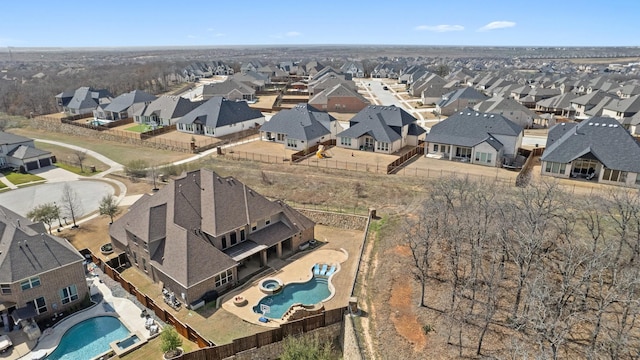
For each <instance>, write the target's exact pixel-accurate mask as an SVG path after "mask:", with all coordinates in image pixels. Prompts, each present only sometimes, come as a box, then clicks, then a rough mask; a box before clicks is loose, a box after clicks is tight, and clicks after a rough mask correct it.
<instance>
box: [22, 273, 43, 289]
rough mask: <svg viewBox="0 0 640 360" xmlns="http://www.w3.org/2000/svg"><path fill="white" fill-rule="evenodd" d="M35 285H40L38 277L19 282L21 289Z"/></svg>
mask: <svg viewBox="0 0 640 360" xmlns="http://www.w3.org/2000/svg"><path fill="white" fill-rule="evenodd" d="M36 286H40V277H38V276H36V277H32V278H31V279H27V280H25V281H23V282H21V283H20V287H21V288H22V290H28V289H31V288H34V287H36Z"/></svg>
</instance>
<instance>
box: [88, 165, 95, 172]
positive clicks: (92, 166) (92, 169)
mask: <svg viewBox="0 0 640 360" xmlns="http://www.w3.org/2000/svg"><path fill="white" fill-rule="evenodd" d="M89 170H91V172H92V173H94V172H96V166H95V165H91V166H89Z"/></svg>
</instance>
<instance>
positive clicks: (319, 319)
mask: <svg viewBox="0 0 640 360" xmlns="http://www.w3.org/2000/svg"><path fill="white" fill-rule="evenodd" d="M346 309H347V308H346V307H341V308H337V309H331V310H326V311H324V312H322V313H321V314H318V315H313V316H309V317H306V318H303V319H300V320H296V321H291V322H287V323H284V324H282V325H280V327H279V328H275V329H271V330H269V331H265V332H261V333H257V334H254V335H249V336H246V337H243V338H239V339H235V340H233V342H232V343H230V344H225V345H220V346H212V347H207V348H202V349H199V350H195V351H193V352H190V353H186V354H184V355H183V356H182V357H181V359H184V360H222V359H225V358H228V357H230V356H233V355H235V354H237V353H239V352H243V351H246V350H250V349H253V348H260V347H263V346H266V345H269V344H273V343H277V342H279V341H282V340H283V339H284V338H286V337H287V336H292V335H298V334H303V333H306V332H309V331H312V330H316V329H319V328H322V327H325V326H329V325H333V324H337V323H341V322H342V321H344V313H345V311H346Z"/></svg>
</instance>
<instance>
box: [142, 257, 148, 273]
mask: <svg viewBox="0 0 640 360" xmlns="http://www.w3.org/2000/svg"><path fill="white" fill-rule="evenodd" d="M142 270H144V271H147V259H145V258H142Z"/></svg>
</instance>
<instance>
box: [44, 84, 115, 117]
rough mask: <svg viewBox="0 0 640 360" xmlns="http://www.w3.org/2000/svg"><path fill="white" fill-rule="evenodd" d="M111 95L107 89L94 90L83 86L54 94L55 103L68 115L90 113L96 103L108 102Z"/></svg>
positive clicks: (95, 106) (96, 105)
mask: <svg viewBox="0 0 640 360" xmlns="http://www.w3.org/2000/svg"><path fill="white" fill-rule="evenodd" d="M111 99H112V96H111V93H110V92H109V91H108V90H105V89H100V90H95V89H92V88H90V87H87V86H84V87H81V88H78V89H76V90H75V91H64V92H61V93H60V94H58V95H56V103H57V104H58V106H59V107H61V108H62V111H63V112H64V113H66V114H69V115H82V114H91V113H93V110H95V109H96V108H97V107H98V105H101V104H108V103H109V102H111Z"/></svg>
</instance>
